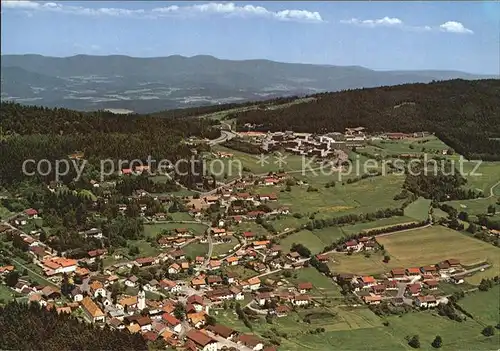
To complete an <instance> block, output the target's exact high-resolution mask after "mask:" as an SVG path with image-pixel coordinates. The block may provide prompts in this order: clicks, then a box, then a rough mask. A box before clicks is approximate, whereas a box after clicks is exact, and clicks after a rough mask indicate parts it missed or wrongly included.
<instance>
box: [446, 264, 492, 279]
mask: <svg viewBox="0 0 500 351" xmlns="http://www.w3.org/2000/svg"><path fill="white" fill-rule="evenodd" d="M490 267H491V264H489V263H486V264H483V265H482V266H479V267H476V268H472V269H468V270H466V271H464V272H460V273H455V274H450V277H456V276H465V275H467V274H470V273H474V272H477V271H480V270H482V269H487V268H490Z"/></svg>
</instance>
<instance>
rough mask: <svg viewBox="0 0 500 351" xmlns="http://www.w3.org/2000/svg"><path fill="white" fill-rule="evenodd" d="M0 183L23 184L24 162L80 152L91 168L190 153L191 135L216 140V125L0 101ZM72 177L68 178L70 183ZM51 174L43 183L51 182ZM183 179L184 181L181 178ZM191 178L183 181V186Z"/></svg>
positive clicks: (177, 119)
mask: <svg viewBox="0 0 500 351" xmlns="http://www.w3.org/2000/svg"><path fill="white" fill-rule="evenodd" d="M0 114H1V116H2V117H1V119H0V184H2V185H3V184H9V183H13V182H17V181H22V180H23V179H24V178H26V177H24V176H23V175H22V172H21V170H22V165H23V162H24V161H25V160H29V159H33V160H37V161H38V160H42V159H47V160H49V161H51V162H55V161H56V160H59V159H62V158H67V156H68V155H69V154H72V153H74V152H75V151H81V152H83V153H84V155H85V159H87V160H89V162H90V163H91V164H94V165H99V162H100V160H103V159H112V160H120V159H121V160H129V161H130V160H135V159H140V160H143V161H144V162H145V160H146V159H147V157H148V156H151V158H152V159H155V160H161V159H168V160H170V161H172V162H175V161H176V160H178V159H181V158H189V157H191V155H192V152H191V147H190V146H189V145H186V144H185V143H183V142H182V141H183V140H184V139H185V138H187V137H189V136H198V137H201V138H210V139H213V138H216V137H218V136H219V135H220V131H219V130H217V129H215V128H212V125H213V124H214V123H215V122H214V121H212V120H209V119H200V118H160V117H153V116H150V115H128V116H123V115H115V114H112V113H109V112H104V111H97V112H89V113H85V112H78V111H73V110H67V109H49V108H44V107H36V106H24V105H20V104H15V103H2V105H1V107H0ZM70 176H71V174H69V175H68V179H70ZM51 177H52V174H51V175H49V176H48V177H47V178H46V179H44V181H50V180H53V179H51ZM181 181H182V180H181ZM194 181H195V180H194V179H192V180H190V179H186V182H187V183H191V182H194Z"/></svg>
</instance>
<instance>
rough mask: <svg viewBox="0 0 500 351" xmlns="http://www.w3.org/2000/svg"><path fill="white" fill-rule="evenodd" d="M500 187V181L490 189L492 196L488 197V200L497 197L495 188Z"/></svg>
mask: <svg viewBox="0 0 500 351" xmlns="http://www.w3.org/2000/svg"><path fill="white" fill-rule="evenodd" d="M499 185H500V181H499V182H498V183H496V184H495V185H493V186H492V187H491V188H490V196H488V197H487V199H491V198H492V197H493V196H495V188H496V187H497V186H499Z"/></svg>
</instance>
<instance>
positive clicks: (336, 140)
mask: <svg viewBox="0 0 500 351" xmlns="http://www.w3.org/2000/svg"><path fill="white" fill-rule="evenodd" d="M240 134H241V137H242V138H244V139H247V140H248V141H249V142H250V143H254V144H255V145H259V146H260V147H261V148H262V149H263V150H267V151H272V150H276V149H278V148H279V149H283V148H285V150H286V151H287V152H289V153H291V154H296V155H307V156H317V157H320V158H327V157H335V158H337V159H338V163H337V165H338V166H340V165H341V164H342V162H343V160H345V159H346V158H347V152H348V150H350V149H353V148H362V147H363V146H364V145H366V141H367V140H369V138H373V137H368V136H367V135H365V133H364V128H362V127H359V128H352V129H348V130H346V132H345V134H341V133H330V134H326V135H322V136H312V135H311V134H305V133H293V132H283V133H258V132H244V133H240ZM417 134H418V133H415V135H413V134H412V135H407V134H403V133H387V134H385V135H384V136H383V137H381V136H377V137H375V138H381V139H388V140H400V139H404V138H414V137H422V136H425V135H426V134H425V133H421V134H422V135H420V134H419V135H417ZM217 155H218V157H220V158H231V157H233V155H232V154H231V153H226V152H218V153H217ZM132 174H133V172H132V171H131V170H130V171H129V170H127V171H125V172H122V176H123V177H129V176H132ZM291 180H292V177H291V175H290V174H288V173H287V172H285V171H274V172H273V171H270V172H268V173H267V174H266V175H255V174H250V175H244V176H241V177H238V178H236V179H233V180H231V181H228V182H227V183H225V184H223V185H220V186H218V187H217V188H215V189H213V190H210V191H206V192H204V193H198V194H195V195H188V196H182V197H180V198H179V197H175V196H170V195H168V194H166V195H155V194H150V193H148V192H147V191H145V190H141V189H138V190H135V191H134V193H133V195H132V196H131V197H130V198H129V200H136V201H138V202H139V203H142V202H144V201H146V200H147V201H150V200H152V201H155V202H158V203H160V204H161V205H162V206H164V207H165V208H168V207H170V206H172V204H173V203H178V202H180V203H181V204H182V206H183V208H184V210H183V211H184V212H185V213H186V214H188V215H189V216H188V217H189V218H184V219H183V220H179V221H177V222H176V221H172V220H171V218H170V217H171V215H170V214H169V213H167V212H157V213H154V214H151V213H149V214H146V210H147V208H148V206H147V205H146V204H141V205H140V206H139V210H140V214H139V216H140V218H142V220H143V221H144V222H145V223H146V225H151V226H155V225H161V223H171V224H172V226H171V227H170V229H168V230H163V231H161V232H158V233H157V234H156V235H155V236H154V237H153V239H152V240H153V241H154V245H155V247H157V248H158V251H159V253H158V254H155V255H141V256H140V257H135V258H133V259H127V258H126V255H124V254H123V253H122V252H116V251H111V252H109V251H108V249H107V248H106V240H107V238H106V235H105V234H104V233H103V231H102V230H101V229H99V228H88V229H87V230H85V231H83V232H81V233H80V235H81V236H82V237H84V238H92V240H95V239H97V240H100V241H102V243H103V244H104V245H103V247H102V248H100V249H95V250H91V251H88V252H86V254H85V255H83V256H84V257H80V258H68V257H66V256H65V253H64V252H60V251H59V250H58V249H57V248H56V247H51V246H50V240H49V241H47V240H45V242H42V240H41V231H40V230H32V231H29V232H25V231H24V229H23V228H24V227H26V226H28V227H29V226H30V223H32V222H33V221H35V220H38V219H40V216H43V214H41V213H39V212H38V211H37V210H36V209H33V208H30V209H26V210H25V211H23V212H22V213H20V214H18V215H15V216H13V217H11V218H10V219H9V220H8V221H5V222H4V223H3V224H2V225H1V227H0V235H1V236H2V237H4V238H7V239H6V240H4V241H8V242H11V241H12V243H13V244H12V245H14V244H15V246H16V247H23V248H24V249H25V251H26V253H27V257H25V258H24V259H23V260H22V261H21V260H20V259H19V258H18V257H17V256H16V257H11V258H10V261H11V264H9V265H4V266H2V267H0V275H1V276H2V277H3V279H4V282H6V281H7V280H8V279H7V276H8V275H9V274H10V273H12V272H14V271H15V270H25V271H27V274H23V276H28V277H30V278H33V277H36V279H23V278H19V279H18V280H17V281H16V282H15V284H13V285H12V286H10V289H11V290H12V291H14V292H15V293H16V294H18V295H20V296H24V297H26V299H27V301H28V302H29V303H38V304H40V305H41V306H44V307H46V308H55V309H56V310H57V311H58V312H59V313H70V314H72V315H76V316H78V317H79V318H81V319H83V320H85V321H86V322H89V323H94V324H98V325H108V326H109V327H111V328H115V329H119V330H128V331H129V332H130V333H140V334H141V335H142V336H143V337H144V338H145V339H146V340H147V341H150V342H155V341H157V340H159V339H161V340H163V341H164V342H165V344H166V345H168V346H170V347H183V348H184V349H186V350H193V351H194V350H203V351H215V350H220V349H237V350H255V351H259V350H266V351H271V350H276V346H275V345H272V344H271V343H270V342H269V341H268V340H264V339H262V338H260V337H257V336H255V335H253V334H252V333H248V332H246V333H245V332H240V331H238V330H235V329H233V327H232V326H231V325H226V324H224V323H222V322H221V323H219V322H218V321H217V319H218V315H219V313H221V312H222V311H225V310H227V309H228V305H230V306H232V307H231V308H232V309H234V312H232V314H234V315H235V316H236V315H237V317H238V318H239V319H240V320H243V321H244V320H245V318H247V317H246V314H245V313H246V312H245V311H249V313H250V312H251V313H253V314H255V315H261V316H266V318H282V317H286V316H287V315H289V314H290V313H292V311H296V310H300V309H314V308H321V306H323V305H324V301H323V299H322V298H321V297H318V295H317V294H315V293H313V290H315V289H316V287H315V285H314V283H313V282H311V281H307V280H303V281H300V279H298V280H299V281H294V282H291V281H289V280H287V279H283V278H282V277H283V275H284V274H285V273H284V272H292V273H288V275H292V276H293V274H295V273H293V272H298V271H301V270H307V271H311V270H316V269H317V270H318V271H317V274H320V275H321V276H322V277H323V278H324V279H326V280H328V281H330V282H331V284H333V285H335V286H337V288H338V289H339V290H340V288H342V290H343V291H344V292H345V293H346V294H348V295H350V296H351V297H352V299H351V305H352V306H359V305H365V306H376V305H380V304H390V305H392V306H395V307H397V306H403V305H404V306H407V307H408V308H410V309H414V310H420V309H429V308H436V307H437V306H438V305H439V304H447V303H448V301H449V297H450V295H451V294H450V293H449V292H448V291H444V290H440V286H441V284H443V283H444V284H446V285H447V286H449V285H460V284H463V283H464V277H466V276H470V275H471V274H473V273H474V272H478V271H484V270H485V269H486V268H490V265H489V264H483V265H480V266H478V267H474V268H472V269H471V268H470V267H468V266H463V265H462V264H461V262H460V260H459V259H457V258H456V257H447V256H443V257H442V258H441V260H440V261H439V262H433V261H431V262H427V265H424V266H408V267H400V268H392V269H387V271H386V272H385V273H384V274H380V275H366V274H353V273H345V272H342V271H334V270H330V269H325V268H324V267H332V264H335V258H334V255H332V254H335V255H345V256H347V257H349V256H351V255H358V256H361V255H366V257H369V256H370V254H372V253H373V254H380V253H381V252H384V249H383V244H381V243H380V242H379V241H378V238H379V236H380V237H382V236H384V235H387V234H390V233H383V234H374V235H357V236H356V237H345V239H343V241H342V242H341V243H339V244H337V245H336V246H335V248H333V249H331V250H326V249H325V250H326V251H325V250H323V252H320V253H317V254H311V253H310V252H307V251H308V250H307V249H305V248H306V247H307V246H308V242H307V241H305V242H297V243H294V245H292V247H291V248H289V247H283V245H281V240H282V239H283V238H286V237H287V236H288V235H290V234H292V235H293V234H294V233H297V232H298V231H300V230H301V229H303V228H304V226H302V227H300V228H292V227H290V228H285V229H283V230H272V231H265V232H262V231H256V230H251V229H248V228H252V226H254V228H255V225H257V224H259V223H260V224H262V223H265V222H266V221H269V220H272V219H274V218H278V217H279V218H283V217H284V218H291V217H293V215H292V211H291V209H290V208H289V206H284V205H281V204H280V201H279V200H280V197H281V196H282V194H283V188H285V187H288V186H289V185H287V184H289V182H290V181H291ZM294 184H295V183H294ZM297 184H299V185H300V184H301V183H300V182H297ZM306 186H308V185H307V184H306ZM308 187H310V186H308ZM280 189H281V190H280ZM129 206H130V205H127V204H125V203H123V204H122V203H121V204H118V211H119V212H120V213H121V214H122V215H124V214H125V213H126V212H127V211H128V210H129V208H128V207H129ZM176 206H177V205H176ZM214 211H216V212H217V214H218V215H217V217H216V218H215V219H214V218H213V217H210V216H209V215H208V214H209V213H210V212H214ZM427 217H429V218H430V215H428V214H427V213H425V216H424V218H425V220H424V221H423V222H422V223H416V222H415V223H411V226H413V227H416V228H418V226H421V227H428V226H429V225H431V224H433V223H431V222H429V219H428V218H427ZM192 225H199V226H201V227H202V228H205V229H203V230H201V231H196V230H193V229H192V228H191V226H192ZM257 227H259V225H257ZM484 229H486V228H484ZM398 230H400V229H398ZM398 230H394V232H398ZM494 234H495V233H492V235H494ZM196 245H207V246H208V252H207V253H205V254H199V255H194V256H193V254H192V253H190V252H188V251H189V250H188V249H189V248H190V247H193V246H196ZM221 247H224V248H225V249H224V250H222V249H218V248H221ZM215 251H217V252H215ZM479 258H480V257H479ZM104 262H111V263H110V264H104ZM93 265H97V267H98V269H97V270H95V269H91V266H93ZM318 267H321V269H319V268H318ZM242 272H243V273H242ZM280 274H282V276H281V278H280V276H279V275H280ZM145 277H150V278H151V279H146V278H145ZM42 282H45V283H44V284H43V283H42Z"/></svg>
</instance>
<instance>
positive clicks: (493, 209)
mask: <svg viewBox="0 0 500 351" xmlns="http://www.w3.org/2000/svg"><path fill="white" fill-rule="evenodd" d="M496 212H497V209H496V207H495V205H489V206H488V214H490V215H492V216H493V215H495V213H496Z"/></svg>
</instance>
